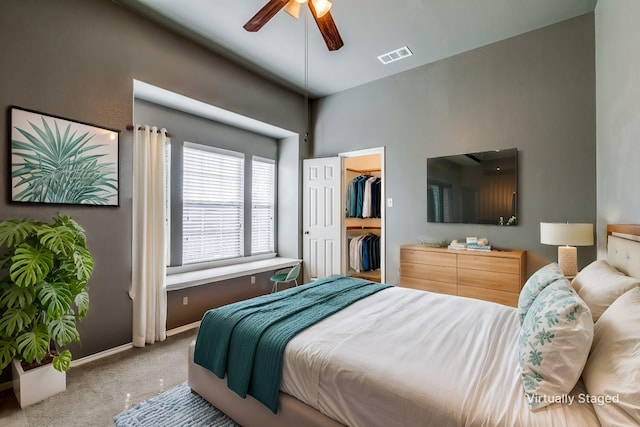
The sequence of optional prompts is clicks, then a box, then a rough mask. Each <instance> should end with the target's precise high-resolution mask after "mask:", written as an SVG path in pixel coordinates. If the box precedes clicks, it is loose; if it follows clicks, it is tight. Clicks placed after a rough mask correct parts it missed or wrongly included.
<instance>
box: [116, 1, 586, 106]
mask: <svg viewBox="0 0 640 427" xmlns="http://www.w3.org/2000/svg"><path fill="white" fill-rule="evenodd" d="M114 1H117V2H118V3H121V4H123V5H125V6H127V7H130V8H132V9H135V10H137V11H138V12H140V13H141V14H143V15H146V16H148V17H150V18H151V19H153V20H155V21H157V22H159V23H161V24H162V25H165V26H168V27H170V28H172V29H173V30H177V31H178V32H181V33H182V34H185V35H187V36H189V37H191V38H193V39H195V40H196V41H198V42H199V43H202V44H204V45H205V46H207V47H209V48H211V49H213V50H214V51H217V52H219V53H221V54H223V55H225V56H227V57H230V58H231V59H233V60H236V61H238V62H240V63H242V64H244V65H248V66H250V67H252V68H253V69H255V70H257V71H258V72H260V73H262V74H265V75H267V76H270V77H272V78H274V79H275V80H277V81H279V82H282V83H285V84H286V85H288V86H289V87H292V88H294V89H296V90H298V91H300V92H304V91H305V18H304V16H302V15H301V17H300V19H299V20H297V21H296V20H295V19H294V18H292V17H291V16H289V15H288V14H287V13H285V12H284V11H280V12H279V13H277V14H276V16H275V17H274V18H273V19H271V21H269V22H268V23H267V24H266V25H265V26H264V27H263V28H262V29H261V30H260V31H258V32H257V33H249V32H247V31H245V30H244V29H243V28H242V26H243V25H244V24H245V23H246V22H247V21H248V20H249V18H251V17H252V16H253V15H254V14H255V13H256V12H257V11H258V10H259V9H260V8H261V7H262V6H263V5H264V4H266V2H267V0H180V1H176V0H114ZM332 2H333V8H332V9H331V14H332V16H333V19H334V21H335V23H336V25H337V27H338V30H339V31H340V34H341V36H342V39H343V40H344V43H345V46H344V47H343V48H342V49H340V50H338V51H335V52H329V51H328V50H327V48H326V46H325V44H324V41H323V40H322V37H321V36H320V32H319V31H318V28H317V27H316V24H315V22H314V20H313V18H312V17H311V16H310V14H308V22H307V25H308V28H307V31H308V83H307V84H306V87H307V88H308V92H309V94H310V96H312V97H320V96H325V95H328V94H332V93H336V92H339V91H342V90H345V89H349V88H352V87H355V86H359V85H362V84H364V83H367V82H370V81H373V80H377V79H380V78H384V77H387V76H390V75H393V74H396V73H399V72H402V71H405V70H408V69H411V68H415V67H418V66H421V65H424V64H428V63H431V62H434V61H438V60H440V59H444V58H447V57H450V56H452V55H456V54H458V53H461V52H465V51H468V50H471V49H475V48H478V47H481V46H485V45H487V44H490V43H494V42H497V41H499V40H504V39H507V38H510V37H513V36H516V35H518V34H522V33H525V32H528V31H532V30H535V29H537V28H541V27H544V26H547V25H550V24H554V23H556V22H560V21H563V20H565V19H569V18H572V17H575V16H579V15H582V14H585V13H588V12H591V11H593V10H594V8H595V5H596V2H597V0H332ZM303 10H307V8H306V7H304V8H303ZM402 46H408V47H409V48H410V49H411V51H412V52H413V56H411V57H409V58H407V59H404V60H401V61H398V62H393V63H391V64H389V65H382V64H381V63H380V62H379V61H378V59H377V56H378V55H381V54H383V53H386V52H388V51H391V50H394V49H397V48H400V47H402Z"/></svg>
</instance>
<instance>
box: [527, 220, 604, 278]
mask: <svg viewBox="0 0 640 427" xmlns="http://www.w3.org/2000/svg"><path fill="white" fill-rule="evenodd" d="M540 243H542V244H543V245H557V246H558V265H559V266H560V268H561V269H562V271H563V273H564V275H565V276H569V277H571V276H575V275H576V274H578V257H577V254H578V251H577V249H576V246H591V245H593V224H569V223H558V222H541V223H540Z"/></svg>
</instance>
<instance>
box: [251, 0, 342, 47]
mask: <svg viewBox="0 0 640 427" xmlns="http://www.w3.org/2000/svg"><path fill="white" fill-rule="evenodd" d="M303 3H307V4H308V5H309V9H311V14H312V15H313V19H315V21H316V24H317V25H318V28H319V29H320V34H322V38H323V39H324V42H325V43H326V44H327V48H329V50H338V49H340V48H341V47H342V46H344V42H343V41H342V38H341V37H340V33H339V32H338V28H337V27H336V24H335V22H334V21H333V17H332V16H331V13H330V12H329V9H331V2H330V1H329V0H308V1H307V0H270V1H269V2H268V3H267V4H265V5H264V7H263V8H262V9H260V10H259V11H258V13H256V14H255V15H254V16H253V18H251V19H250V20H249V21H248V22H247V23H246V24H244V27H243V28H244V29H245V30H247V31H251V32H256V31H258V30H259V29H260V28H262V27H263V26H264V25H265V24H266V23H267V22H269V20H270V19H271V18H273V17H274V15H275V14H276V13H278V12H279V11H280V9H282V8H284V10H285V12H287V13H288V14H289V15H291V16H293V17H294V18H296V19H298V17H299V16H300V7H301V6H302V4H303Z"/></svg>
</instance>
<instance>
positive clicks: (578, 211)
mask: <svg viewBox="0 0 640 427" xmlns="http://www.w3.org/2000/svg"><path fill="white" fill-rule="evenodd" d="M0 8H1V9H0V12H1V13H0V24H1V25H0V35H1V37H0V43H1V44H2V52H3V53H4V55H3V58H4V67H2V71H0V72H1V73H2V83H0V94H1V96H0V99H3V100H4V102H5V107H8V106H9V105H18V106H22V107H25V108H32V109H35V110H38V111H43V112H49V113H52V114H57V115H61V116H64V117H70V118H74V119H77V120H82V121H86V122H89V123H96V124H100V125H104V126H108V127H113V128H117V129H122V130H123V132H122V137H121V150H122V151H121V159H120V161H121V166H122V172H121V185H122V188H121V196H120V208H117V209H105V208H100V209H74V210H71V212H72V213H73V214H74V215H75V216H76V217H77V218H78V219H79V220H80V221H82V222H83V223H84V224H85V225H86V227H87V228H88V230H89V232H90V235H91V237H90V238H91V239H92V241H93V242H94V244H93V246H94V247H95V248H94V249H93V250H94V252H95V256H96V260H97V263H98V264H99V267H98V268H97V269H96V272H95V273H94V278H93V282H92V287H91V292H92V299H93V306H92V309H91V312H90V315H89V317H88V318H87V319H86V320H85V321H84V322H83V324H82V325H81V328H82V329H81V335H82V337H83V345H82V347H81V348H77V349H76V351H75V352H74V353H75V354H76V355H77V357H83V356H87V355H90V354H95V353H99V352H101V351H104V350H108V349H112V348H116V347H119V346H121V345H123V344H126V343H128V342H130V340H131V322H132V314H131V301H130V300H129V298H128V296H127V291H128V289H129V287H130V274H131V260H130V257H129V254H130V248H131V238H130V236H131V185H132V184H131V178H130V177H131V155H132V153H131V151H130V149H129V148H128V147H129V146H130V143H131V140H132V135H131V133H127V132H126V131H125V129H126V126H127V125H129V124H132V120H133V106H132V99H131V98H132V95H131V94H132V81H133V79H140V80H142V81H148V82H151V83H153V84H155V85H157V86H159V87H163V88H167V89H170V90H173V91H175V92H178V93H182V94H185V95H187V96H191V97H194V98H197V99H203V100H205V101H207V102H209V103H211V104H213V105H217V106H220V107H223V108H226V109H228V110H231V111H237V112H240V113H244V114H246V115H250V116H252V117H255V118H258V119H260V120H263V121H266V122H270V123H274V124H276V125H279V126H281V127H284V128H288V129H293V130H296V131H299V132H301V131H302V129H303V127H304V123H303V118H302V115H301V113H300V111H299V105H300V103H301V97H300V95H298V94H296V93H294V92H292V91H289V90H287V89H283V88H282V87H280V86H278V85H277V84H274V83H271V82H269V81H267V80H265V79H262V78H260V77H258V76H257V75H256V74H254V73H253V72H251V71H249V70H246V69H243V68H241V67H239V66H237V65H234V64H231V63H230V62H228V61H227V60H225V59H223V58H221V57H219V56H217V55H215V54H211V53H210V52H209V51H207V50H205V49H203V48H201V47H199V46H197V45H195V44H193V43H191V42H188V41H186V40H184V39H183V38H181V37H178V36H176V35H174V34H172V33H169V32H167V31H165V30H162V29H160V28H159V27H157V26H156V25H154V24H152V23H150V22H149V21H147V20H144V19H142V18H140V17H138V16H136V15H134V14H132V13H131V12H129V11H127V10H125V9H123V8H121V7H120V6H118V5H116V4H114V3H112V2H110V1H92V2H80V1H77V2H74V1H65V2H62V3H60V4H55V5H53V4H52V3H51V2H44V1H42V2H24V1H5V2H2V4H1V5H0ZM639 15H640V11H639V10H638V5H637V4H636V2H633V1H625V2H611V1H601V2H600V3H599V4H598V6H597V7H596V11H595V14H587V15H585V16H581V17H578V18H574V19H572V20H570V21H567V22H562V23H559V24H556V25H553V26H551V27H548V28H543V29H541V30H537V31H534V32H532V33H529V34H525V35H523V36H520V37H516V38H514V39H510V40H505V41H504V42H500V43H497V44H494V45H491V46H487V47H485V48H480V49H477V50H475V51H472V52H469V53H466V54H461V55H459V56H457V57H454V58H451V59H449V60H444V61H441V62H439V63H437V64H434V65H432V66H426V67H423V68H420V69H417V70H413V71H410V72H408V73H407V74H406V79H402V80H399V79H398V80H393V79H390V80H389V79H388V80H385V81H381V82H374V83H372V84H371V85H369V86H363V87H360V88H357V89H354V90H352V91H346V92H344V93H341V94H338V95H335V96H332V97H328V98H326V99H323V100H321V101H319V102H317V103H316V104H315V105H314V110H315V116H316V122H315V131H314V133H315V143H314V146H313V147H309V146H305V145H301V147H300V150H301V152H300V158H307V157H321V156H326V155H335V154H336V153H337V152H338V151H343V150H344V147H347V148H348V149H349V150H357V149H361V148H368V147H377V146H382V145H387V146H388V147H389V154H388V157H387V168H388V180H387V192H388V194H390V195H393V197H394V203H395V204H394V207H393V208H391V209H389V211H388V224H387V227H388V229H387V234H388V236H389V239H388V242H387V252H388V257H389V259H388V266H389V272H390V274H389V275H388V278H387V281H388V282H389V283H393V282H394V280H395V279H396V278H397V274H398V272H397V270H398V264H399V246H400V245H401V244H404V243H410V242H415V241H417V239H418V237H419V236H420V235H424V234H433V237H442V238H449V237H450V236H451V235H454V236H456V237H462V236H465V235H466V234H470V228H469V227H468V226H462V227H455V226H449V227H439V228H438V229H437V230H433V229H429V230H427V229H426V226H425V223H424V221H423V218H424V217H426V214H425V212H424V211H423V210H424V209H425V207H426V204H421V205H420V206H419V207H418V208H417V210H415V211H413V210H412V209H408V204H409V203H410V202H411V200H412V198H422V197H424V195H423V189H416V190H415V191H416V192H415V193H413V192H411V191H407V190H405V185H406V184H405V183H406V182H410V181H411V180H412V179H415V180H417V181H419V182H422V178H421V177H422V175H423V174H424V173H425V163H424V162H425V160H426V157H427V154H429V155H438V154H449V153H453V152H459V151H466V150H467V149H474V148H478V149H482V148H486V149H491V148H496V144H502V145H503V146H504V147H512V146H517V147H518V148H522V149H523V150H526V157H525V158H524V159H523V161H524V164H523V167H524V169H525V170H524V171H523V174H524V175H523V177H522V185H523V187H522V193H523V200H522V206H521V210H522V211H523V212H525V213H526V214H525V215H526V217H524V218H523V222H522V224H521V225H519V226H518V227H517V228H515V229H513V230H495V231H494V230H493V229H491V235H490V238H491V240H492V241H493V242H494V243H495V244H496V245H500V246H504V247H511V248H522V249H526V250H528V251H530V252H531V253H533V254H537V255H538V256H539V257H540V258H541V259H554V258H555V251H554V249H553V248H551V247H546V246H543V245H540V244H539V243H538V235H537V230H538V229H537V227H538V223H539V221H540V220H558V221H560V220H565V219H567V220H571V221H584V222H592V223H595V224H597V232H598V250H599V251H602V250H603V248H604V240H603V235H604V225H605V224H606V223H612V222H613V223H624V222H627V223H638V222H640V218H639V217H638V212H640V206H639V203H640V201H639V200H638V198H637V197H633V195H634V194H635V193H634V190H635V188H634V183H635V182H638V181H639V178H640V176H638V174H639V173H640V172H638V170H637V169H636V168H634V167H632V166H630V165H635V164H638V161H640V158H639V157H640V148H639V147H638V145H637V141H635V139H634V136H635V135H637V134H638V126H639V121H638V119H637V118H638V115H639V114H640V99H639V97H638V95H637V88H638V85H639V83H638V82H637V81H635V80H634V79H633V78H632V77H631V76H635V75H637V74H638V73H637V72H638V68H639V67H640V64H638V60H637V58H636V57H635V56H634V55H633V53H632V52H634V51H635V49H634V47H635V46H637V45H638V43H640V41H639V40H638V39H639V37H640V35H639V34H638V30H637V29H635V26H634V25H633V24H632V23H633V22H634V20H633V19H632V18H633V17H636V18H637V17H638V16H639ZM496 63H497V64H500V68H499V69H496V68H495V64H496ZM51 64H55V65H54V66H51ZM186 66H188V67H189V70H190V73H189V75H185V71H184V70H185V68H186ZM537 67H540V68H537ZM536 69H541V70H548V71H550V75H551V76H552V78H548V77H547V78H542V77H541V73H537V72H536ZM520 72H523V73H526V74H525V75H526V76H527V80H529V78H531V79H532V80H533V81H534V82H535V86H533V87H529V88H527V89H526V90H525V91H523V92H520V91H516V90H515V89H513V88H510V89H505V90H504V91H502V90H498V89H500V88H502V87H503V82H504V81H505V80H506V81H507V82H511V83H512V84H516V83H517V80H515V77H513V76H514V75H517V73H520ZM501 73H504V74H501ZM480 76H482V79H480ZM510 76H511V80H510ZM479 82H482V84H480V83H479ZM416 84H419V85H421V86H418V87H419V88H420V91H418V90H415V88H416ZM448 88H449V89H450V90H455V91H459V92H461V93H457V92H456V95H455V97H453V99H452V101H453V102H455V103H456V104H455V107H456V109H455V110H454V111H453V112H452V113H451V117H449V118H447V117H443V116H442V115H441V113H440V112H441V110H440V109H439V108H438V107H439V106H441V105H444V104H445V101H446V99H448V97H449V96H450V95H449V94H448V93H446V92H445V93H443V92H444V91H446V90H449V89H448ZM425 91H429V92H430V95H431V96H433V98H430V99H433V101H430V102H433V103H432V104H427V105H425V104H422V103H421V102H420V100H419V99H416V97H417V96H418V95H420V92H423V93H424V92H425ZM431 91H433V92H435V93H433V94H431ZM514 91H515V92H514ZM392 92H393V94H392ZM498 96H501V97H504V98H506V101H505V102H506V104H505V103H504V102H503V100H504V98H497V97H498ZM521 96H522V97H523V102H522V104H519V105H521V106H522V110H519V109H518V108H515V105H514V104H513V100H514V99H515V100H519V99H520V97H521ZM375 99H385V100H387V101H388V102H389V103H388V104H385V105H382V104H380V103H376V102H372V100H375ZM405 102H410V104H408V105H409V107H408V108H407V107H405V105H407V104H405ZM394 103H395V104H394ZM400 105H402V107H400ZM477 105H480V107H475V106H477ZM354 106H357V107H358V108H353V107H354ZM365 106H366V108H364V107H365ZM452 108H453V107H452ZM346 111H348V112H349V114H348V115H347V114H345V112H346ZM355 113H357V114H355ZM407 113H410V114H407ZM347 120H348V122H347ZM495 122H500V123H502V124H505V126H504V127H501V128H500V129H501V132H502V133H500V134H498V133H497V131H496V130H495V129H494V127H493V126H490V125H489V124H491V123H495ZM460 123H462V124H463V125H462V126H461V125H459V124H460ZM8 125H9V124H8V117H7V115H3V116H2V118H0V128H1V129H3V132H4V135H7V132H8V131H7V129H8ZM426 136H428V137H429V139H430V140H433V141H435V142H434V143H433V144H434V145H433V146H429V148H427V146H426V144H423V145H420V146H419V145H417V144H415V143H414V141H422V140H425V139H426ZM6 144H7V142H6V139H4V138H3V142H2V147H3V150H5V152H7V150H8V148H7V145H6ZM394 146H397V147H398V149H397V150H393V151H392V147H394ZM427 150H428V151H427ZM538 165H544V167H545V169H544V170H543V171H541V170H540V169H539V167H538ZM0 174H1V175H2V176H3V182H5V181H4V179H5V177H7V176H8V170H7V163H6V162H3V164H2V166H0ZM3 191H5V192H6V191H7V188H6V186H5V187H3ZM596 196H597V197H596ZM7 198H8V197H7V195H6V194H5V196H4V197H3V198H2V201H0V203H2V216H3V217H18V216H31V215H33V216H38V217H40V218H48V217H50V216H52V215H53V214H55V212H57V208H54V207H51V208H41V207H37V208H33V207H30V206H21V205H15V204H11V203H8V201H7ZM567 200H570V202H567ZM548 206H554V207H555V210H554V215H556V216H555V217H554V218H546V217H545V215H546V213H547V212H548V211H547V208H548ZM407 211H411V212H413V213H414V214H415V215H407V214H406V212H407ZM104 224H118V226H117V227H116V229H115V231H114V230H108V229H106V227H104V226H103V225H104ZM580 255H581V257H582V258H581V265H584V264H586V262H587V261H588V260H591V259H594V258H595V256H596V252H595V249H594V248H582V249H580ZM529 264H530V269H531V268H533V267H531V266H533V265H535V262H533V261H532V262H529ZM530 272H531V270H530ZM180 299H182V297H181V296H180Z"/></svg>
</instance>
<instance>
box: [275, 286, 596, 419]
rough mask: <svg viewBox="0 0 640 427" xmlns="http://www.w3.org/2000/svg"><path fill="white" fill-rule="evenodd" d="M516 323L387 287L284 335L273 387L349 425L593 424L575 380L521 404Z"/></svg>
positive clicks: (481, 308) (506, 311)
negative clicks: (564, 392)
mask: <svg viewBox="0 0 640 427" xmlns="http://www.w3.org/2000/svg"><path fill="white" fill-rule="evenodd" d="M519 331H520V322H519V321H518V318H517V311H516V309H515V308H511V307H506V306H502V305H499V304H493V303H487V302H484V301H479V300H473V299H467V298H460V297H451V296H448V295H440V294H434V293H427V292H422V291H416V290H412V289H405V288H397V287H393V288H389V289H386V290H383V291H381V292H379V293H377V294H375V295H372V296H370V297H367V298H365V299H363V300H361V301H358V302H357V303H355V304H353V305H351V306H350V307H348V308H346V309H344V310H342V311H341V312H339V313H337V314H334V315H333V316H331V317H329V318H327V319H325V320H323V321H321V322H319V323H318V324H316V325H314V326H313V327H311V328H309V329H307V330H306V331H304V332H303V333H301V334H299V335H298V336H296V337H295V338H294V339H293V340H292V341H290V342H289V344H288V345H287V348H286V350H285V359H284V364H283V375H282V385H281V389H282V391H284V392H286V393H288V394H290V395H292V396H294V397H296V398H298V399H299V400H301V401H303V402H304V403H306V404H307V405H309V406H312V407H314V408H316V409H317V410H319V411H320V412H322V413H324V414H326V415H328V416H329V417H331V418H333V419H335V420H337V421H339V422H341V423H343V424H345V425H348V426H352V427H357V426H362V427H371V426H385V427H386V426H403V427H410V426H421V427H423V426H438V427H445V426H542V427H548V426H581V427H588V426H599V425H600V424H599V422H598V419H597V417H596V415H595V412H594V409H593V406H592V405H591V404H590V403H580V402H579V399H580V397H581V396H584V393H585V392H584V387H583V386H582V381H580V382H579V383H578V386H576V389H575V390H574V391H573V392H572V394H571V395H570V396H573V398H574V401H573V403H572V404H562V403H558V404H553V405H550V406H547V407H545V408H542V409H540V410H538V411H536V412H531V411H530V410H529V408H528V407H527V403H526V401H525V396H524V392H523V391H522V382H521V379H520V369H519V366H518V349H517V340H518V334H519ZM570 398H571V397H569V398H568V399H570ZM568 399H567V400H568Z"/></svg>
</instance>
